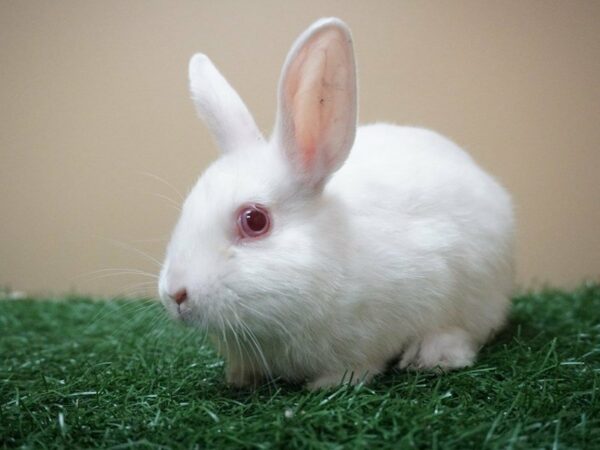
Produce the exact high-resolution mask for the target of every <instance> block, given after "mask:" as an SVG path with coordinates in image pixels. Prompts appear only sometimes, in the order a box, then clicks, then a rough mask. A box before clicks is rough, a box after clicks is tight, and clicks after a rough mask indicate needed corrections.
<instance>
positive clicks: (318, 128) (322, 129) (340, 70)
mask: <svg viewBox="0 0 600 450" xmlns="http://www.w3.org/2000/svg"><path fill="white" fill-rule="evenodd" d="M339 39H340V36H339V33H338V32H337V31H335V30H330V31H327V32H324V33H323V34H322V35H321V36H319V38H317V39H316V40H314V41H313V42H311V43H309V44H307V45H306V46H305V48H303V49H302V50H301V51H300V52H299V53H298V55H297V56H296V59H295V61H294V62H293V63H292V66H291V67H290V69H289V78H288V83H287V89H286V96H287V98H288V102H289V103H288V104H289V105H290V107H291V108H290V109H291V112H292V122H293V125H294V133H295V140H296V145H297V150H298V152H299V157H300V160H301V162H302V165H303V166H304V168H305V169H306V170H310V169H311V168H314V166H315V164H316V161H315V160H316V158H317V156H318V155H317V152H318V151H322V150H320V149H319V148H318V147H319V146H321V145H322V144H328V142H324V141H327V140H328V138H330V136H328V131H329V129H330V126H331V125H332V122H333V121H334V120H335V109H334V108H335V107H336V104H337V106H338V107H339V106H342V104H341V103H340V102H338V101H337V100H338V98H339V96H340V95H347V93H345V92H344V87H345V81H346V80H345V78H346V77H347V74H346V73H345V64H344V62H345V61H344V59H345V57H346V56H345V51H344V47H343V45H342V44H341V43H338V42H336V40H339ZM340 78H341V79H340ZM340 113H341V114H344V112H343V111H341V112H340ZM322 146H323V147H326V145H322ZM322 156H323V162H324V163H328V162H329V161H328V159H329V156H330V155H322Z"/></svg>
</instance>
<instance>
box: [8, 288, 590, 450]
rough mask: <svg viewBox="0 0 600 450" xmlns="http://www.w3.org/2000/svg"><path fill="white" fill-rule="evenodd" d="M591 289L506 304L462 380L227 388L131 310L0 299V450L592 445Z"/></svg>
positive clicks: (200, 353)
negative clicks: (320, 388) (506, 319)
mask: <svg viewBox="0 0 600 450" xmlns="http://www.w3.org/2000/svg"><path fill="white" fill-rule="evenodd" d="M599 389H600V285H597V284H587V285H584V286H581V287H580V288H578V289H577V290H575V291H572V292H562V291H556V290H545V291H543V292H538V293H530V294H527V295H521V296H518V297H517V298H516V299H515V305H514V308H513V313H512V318H511V322H510V325H509V326H508V327H507V329H506V330H505V331H504V332H503V333H502V334H501V335H500V336H499V337H498V338H497V339H496V340H495V342H494V343H493V344H491V345H489V346H487V347H486V348H484V350H483V351H482V353H481V356H480V358H479V361H478V363H477V364H476V365H475V366H474V367H472V368H470V369H467V370H462V371H458V372H454V373H449V374H445V375H441V376H437V375H433V374H415V373H403V372H395V373H390V374H387V375H385V376H382V377H379V378H378V379H377V380H376V381H375V382H374V383H373V384H372V385H369V386H358V387H341V388H338V389H335V390H331V391H327V392H317V393H308V392H306V391H304V390H303V389H301V388H299V387H295V386H289V385H286V384H282V383H277V384H276V385H271V386H266V387H263V388H261V389H259V390H258V391H235V390H231V389H229V388H228V387H227V386H226V385H225V383H224V376H223V364H222V362H221V360H220V359H219V358H218V357H217V356H216V355H215V354H214V353H213V351H212V350H210V348H209V347H208V346H205V345H203V342H202V338H201V336H199V335H198V334H197V333H195V332H193V330H188V329H184V328H182V327H180V326H177V325H175V324H173V323H171V322H170V321H168V320H166V318H165V315H164V313H163V311H162V309H161V307H160V306H159V305H157V304H154V303H148V302H143V301H113V302H93V301H89V300H86V299H78V298H71V299H68V300H67V301H51V302H41V301H34V300H18V301H17V300H14V301H9V300H5V301H0V447H3V448H12V447H22V448H35V449H40V448H60V447H63V448H81V447H87V448H99V447H102V448H115V449H117V448H118V449H124V448H228V447H231V448H361V447H362V448H366V447H368V448H373V449H376V448H457V449H465V448H600V392H599Z"/></svg>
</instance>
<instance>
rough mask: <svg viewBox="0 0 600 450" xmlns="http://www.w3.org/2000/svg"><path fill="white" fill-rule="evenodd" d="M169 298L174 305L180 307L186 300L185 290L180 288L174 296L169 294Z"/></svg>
mask: <svg viewBox="0 0 600 450" xmlns="http://www.w3.org/2000/svg"><path fill="white" fill-rule="evenodd" d="M169 297H171V298H172V299H173V301H174V302H175V303H177V304H178V305H181V304H182V303H183V302H185V301H186V300H187V298H188V294H187V290H186V289H185V288H181V289H179V290H178V291H177V292H175V293H174V294H169Z"/></svg>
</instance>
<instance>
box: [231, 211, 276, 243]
mask: <svg viewBox="0 0 600 450" xmlns="http://www.w3.org/2000/svg"><path fill="white" fill-rule="evenodd" d="M237 225H238V231H239V233H240V235H241V237H242V238H257V237H260V236H263V235H265V234H266V233H268V232H269V229H270V228H271V218H270V215H269V210H268V209H267V208H265V207H264V206H262V205H258V204H255V203H253V204H250V205H244V206H242V207H241V208H240V209H239V212H238V219H237Z"/></svg>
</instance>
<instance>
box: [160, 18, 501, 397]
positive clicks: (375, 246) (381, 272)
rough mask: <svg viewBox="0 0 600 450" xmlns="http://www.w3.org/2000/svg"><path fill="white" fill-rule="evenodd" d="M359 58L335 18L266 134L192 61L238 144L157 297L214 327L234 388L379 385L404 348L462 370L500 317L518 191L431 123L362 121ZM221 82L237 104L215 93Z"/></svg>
mask: <svg viewBox="0 0 600 450" xmlns="http://www.w3.org/2000/svg"><path fill="white" fill-rule="evenodd" d="M319 55H320V56H321V57H322V58H323V61H325V62H326V64H325V63H322V61H321V60H318V58H319V57H320V56H319ZM311 58H314V59H315V60H316V61H317V62H316V63H314V64H312V65H311V61H312V59H311ZM352 58H353V57H352V53H351V45H350V39H349V34H348V32H347V29H346V28H345V26H344V25H343V24H342V23H341V22H339V21H337V20H330V21H322V22H317V24H315V25H314V26H313V27H311V28H310V29H309V30H308V31H307V32H306V33H305V34H304V35H303V36H301V38H300V39H299V40H298V42H297V43H296V45H295V47H294V48H293V50H292V52H291V53H290V55H289V56H288V61H287V62H286V66H285V68H284V74H283V76H282V82H281V84H280V111H279V115H278V121H277V125H276V130H275V133H274V135H273V137H272V139H271V140H270V141H269V142H266V141H264V140H263V139H262V137H261V136H260V133H258V131H257V130H256V129H255V125H254V124H253V122H251V119H249V118H248V117H246V115H248V116H249V113H248V111H247V110H246V109H245V106H244V105H243V103H241V100H239V99H237V97H235V96H234V94H232V92H233V91H232V90H230V89H231V88H230V87H229V86H228V85H224V84H223V83H225V82H224V79H222V78H219V77H220V75H219V74H218V72H216V69H214V66H212V64H210V61H208V59H207V58H206V57H204V56H197V57H195V59H193V60H192V63H191V66H190V73H191V79H192V92H193V94H194V97H195V100H196V102H197V103H196V104H197V107H198V109H199V112H200V114H201V115H203V116H204V117H206V116H207V115H209V113H210V116H209V117H208V118H207V122H208V123H209V125H210V126H211V127H212V129H213V131H214V133H215V136H216V137H217V140H218V141H219V142H220V144H221V145H222V147H225V148H231V149H232V150H231V151H226V152H225V154H224V155H223V156H222V157H221V158H220V159H219V160H217V161H216V162H215V163H214V164H213V165H212V166H211V167H210V168H209V169H207V171H206V172H205V173H204V174H203V176H202V177H201V178H200V180H199V182H198V184H197V186H196V187H195V188H194V190H193V191H192V192H191V194H190V196H189V197H188V199H187V200H186V203H185V204H184V207H183V212H182V216H181V219H180V222H179V223H178V225H177V227H176V228H175V232H174V234H173V238H172V240H171V243H170V245H169V249H168V254H167V259H166V262H165V266H164V268H163V273H162V274H161V281H160V291H161V296H162V298H163V300H164V301H165V304H166V306H167V308H168V309H169V311H170V312H171V313H172V314H173V315H174V316H176V317H178V318H181V319H183V320H185V321H188V322H190V323H192V324H198V325H200V326H201V327H203V328H205V329H206V330H207V331H208V332H209V334H210V335H211V337H212V339H213V341H214V342H215V344H216V346H217V348H218V349H219V351H220V352H221V353H222V354H223V355H224V356H225V357H226V359H227V361H228V369H227V374H228V380H229V381H230V382H231V383H233V384H236V385H248V384H254V383H257V382H258V381H260V380H262V379H264V378H265V377H269V376H271V377H282V378H284V379H288V380H293V381H301V380H306V381H308V382H309V383H310V385H311V386H312V387H323V386H329V385H332V384H337V383H339V382H340V381H341V380H342V379H343V378H344V377H346V379H348V378H349V377H352V379H353V380H354V381H356V380H358V379H368V378H370V377H371V376H373V375H375V374H377V373H379V372H381V371H382V370H383V369H384V368H385V367H386V364H387V363H388V362H389V361H390V360H393V359H394V358H396V357H400V363H399V365H400V367H414V368H422V369H431V368H436V367H441V368H456V367H463V366H466V365H469V364H471V363H472V362H473V360H474V358H475V355H476V352H477V350H478V348H479V346H481V345H482V344H483V343H484V342H485V341H486V340H487V339H488V338H489V337H490V336H491V335H492V334H493V332H494V331H495V330H497V329H498V328H499V327H500V326H501V325H502V323H503V322H504V320H505V316H506V311H507V307H508V304H509V295H510V291H511V288H512V279H513V267H512V238H513V216H512V207H511V202H510V198H509V196H508V194H507V193H506V192H505V191H504V190H503V189H502V188H501V187H500V186H499V184H497V183H496V182H495V181H494V179H493V178H492V177H490V176H489V175H487V174H486V173H485V172H484V171H482V170H481V169H480V168H479V167H478V166H477V165H476V164H475V162H474V161H473V160H472V159H471V157H470V156H469V155H467V154H466V153H465V152H464V151H462V150H461V149H460V148H459V147H457V146H456V145H455V144H454V143H452V142H451V141H449V140H447V139H445V138H443V137H442V136H440V135H438V134H436V133H434V132H431V131H428V130H425V129H419V128H409V127H398V126H394V125H387V124H375V125H369V126H364V127H360V128H358V130H356V128H355V123H356V116H355V111H356V104H355V81H354V78H353V77H354V75H353V74H354V72H353V71H354V65H353V59H352ZM307 61H308V62H307ZM315 75H317V76H315ZM196 79H198V80H202V81H203V82H204V81H206V80H208V81H209V83H208V86H206V85H201V84H195V80H196ZM320 80H322V81H320ZM211 83H212V84H211ZM332 87H333V88H335V89H333V88H332ZM330 89H333V90H330ZM219 90H221V91H223V92H224V94H223V95H222V99H221V100H220V102H221V103H223V102H225V103H227V102H229V103H232V104H233V107H231V106H229V107H228V108H229V109H234V111H235V114H232V115H231V116H222V111H220V110H218V107H217V106H218V105H220V104H221V103H216V104H212V103H211V102H215V99H214V98H215V96H214V92H215V91H219ZM206 92H210V95H208V94H206ZM313 100H315V101H314V103H313ZM215 105H217V106H215ZM307 108H308V110H307ZM230 117H233V118H232V119H230ZM217 119H218V120H217ZM233 120H235V121H236V123H235V124H231V123H227V121H229V122H231V121H233ZM222 122H225V125H226V126H224V125H223V123H222ZM227 126H229V127H230V128H231V129H233V130H234V131H236V133H235V134H234V135H233V137H230V135H229V134H227V133H224V132H223V129H227ZM355 132H356V138H355ZM240 143H242V144H243V145H241V146H240ZM353 143H354V144H353ZM239 148H243V149H239ZM350 149H352V150H351V151H350ZM346 158H347V159H346ZM340 166H341V168H340ZM338 168H339V170H337V169H338ZM240 205H242V206H240ZM244 205H245V206H244ZM240 208H241V209H240ZM236 211H237V212H236ZM240 211H242V213H241V214H240ZM249 214H250V215H249ZM251 214H254V216H251ZM236 217H237V219H236ZM252 217H254V219H252ZM256 217H259V218H260V220H259V221H258V222H256V221H255V218H256ZM265 217H266V218H265ZM263 219H264V220H263ZM236 220H237V226H236V225H235V224H236ZM249 220H250V222H248V221H249ZM265 220H266V221H267V222H265ZM257 224H258V225H264V226H263V227H262V228H260V226H257ZM248 226H250V227H251V228H252V229H250V228H248ZM259 228H260V229H259ZM254 229H256V232H255V231H254ZM180 286H184V287H185V289H184V290H182V289H181V288H179V287H180ZM178 288H179V289H178ZM175 303H176V304H177V305H175Z"/></svg>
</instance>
